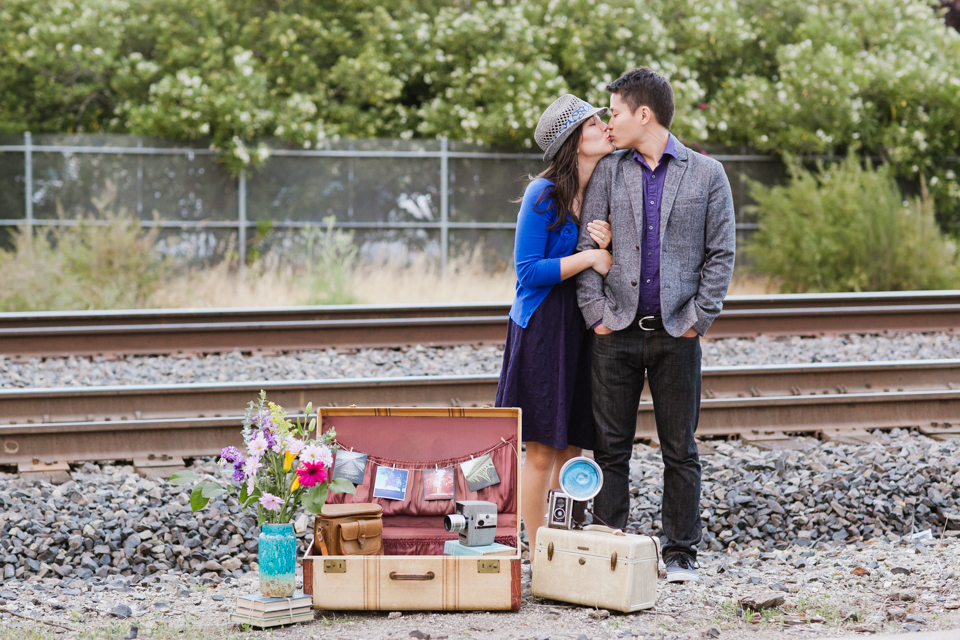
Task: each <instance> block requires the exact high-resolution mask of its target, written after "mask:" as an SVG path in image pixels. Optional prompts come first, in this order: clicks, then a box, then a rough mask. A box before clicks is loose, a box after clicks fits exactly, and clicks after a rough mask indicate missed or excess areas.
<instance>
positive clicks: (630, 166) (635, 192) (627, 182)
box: [620, 152, 643, 238]
mask: <svg viewBox="0 0 960 640" xmlns="http://www.w3.org/2000/svg"><path fill="white" fill-rule="evenodd" d="M620 167H621V170H622V171H623V173H622V175H623V181H624V186H625V187H626V188H627V195H628V196H629V197H630V207H631V208H632V209H633V219H634V222H635V223H636V225H637V230H638V231H642V229H643V168H642V167H641V166H640V165H639V164H637V163H636V161H635V160H634V159H633V153H631V152H627V153H625V154H624V155H623V159H622V160H621V161H620ZM640 237H641V238H642V237H643V234H642V233H641V234H640Z"/></svg>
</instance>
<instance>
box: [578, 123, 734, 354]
mask: <svg viewBox="0 0 960 640" xmlns="http://www.w3.org/2000/svg"><path fill="white" fill-rule="evenodd" d="M581 211H582V214H581V225H580V240H579V242H578V243H577V249H578V250H579V251H584V250H586V249H596V248H597V245H596V243H595V242H594V241H593V240H591V239H590V234H589V233H587V223H588V222H590V221H591V220H606V219H607V215H609V216H610V226H611V227H612V235H613V241H612V244H611V249H612V251H613V266H612V267H610V272H609V273H608V274H607V277H606V278H603V277H601V276H600V274H598V273H597V272H596V271H594V270H593V269H586V270H585V271H582V272H580V275H579V276H578V278H577V297H578V299H579V302H580V310H581V311H582V312H583V317H584V320H586V323H587V326H588V327H592V326H593V325H595V324H596V323H597V322H600V321H602V322H603V324H604V325H605V326H606V327H607V328H609V329H614V330H618V331H619V330H620V329H623V328H625V327H627V326H628V325H629V324H630V322H631V321H632V320H633V319H634V316H636V315H637V305H638V303H639V301H640V287H639V284H640V282H641V279H642V278H643V277H644V274H643V273H641V271H640V247H641V246H642V243H641V239H642V233H643V229H644V224H643V169H642V167H641V166H640V165H639V164H637V162H636V161H635V160H634V159H633V150H632V149H625V150H621V151H616V152H614V153H612V154H610V155H608V156H606V157H605V158H603V159H602V160H601V161H600V162H599V164H597V168H596V170H594V172H593V177H592V178H591V179H590V184H589V185H588V186H587V191H586V195H585V198H584V203H583V207H582V209H581ZM735 225H736V223H735V220H734V214H733V194H732V193H731V192H730V183H729V182H728V181H727V176H726V174H725V173H724V171H723V165H721V164H720V163H719V162H717V161H716V160H713V159H711V158H708V157H706V156H703V155H700V154H699V153H695V152H693V151H690V150H689V149H687V148H686V147H685V146H683V145H682V144H680V143H679V142H678V143H677V158H676V159H673V160H670V164H669V165H667V175H666V178H665V179H664V185H663V197H662V199H661V206H660V306H661V315H662V317H663V326H664V328H665V329H666V330H667V333H669V334H670V335H671V336H674V337H679V336H682V335H683V334H684V333H686V332H687V331H688V330H689V329H690V328H691V327H693V328H694V329H696V330H697V333H699V334H700V335H703V334H704V333H706V331H707V329H709V328H710V324H711V323H712V322H713V320H714V318H716V317H717V315H719V313H720V309H721V308H722V307H723V299H724V297H725V296H726V295H727V288H728V287H729V286H730V278H731V276H732V275H733V261H734V253H735V249H736V226H735Z"/></svg>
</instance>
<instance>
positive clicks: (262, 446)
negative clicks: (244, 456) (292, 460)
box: [247, 433, 270, 460]
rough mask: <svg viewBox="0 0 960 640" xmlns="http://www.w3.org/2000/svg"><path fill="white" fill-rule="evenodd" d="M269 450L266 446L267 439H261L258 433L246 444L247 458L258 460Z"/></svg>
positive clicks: (261, 436) (260, 434) (261, 435)
mask: <svg viewBox="0 0 960 640" xmlns="http://www.w3.org/2000/svg"><path fill="white" fill-rule="evenodd" d="M269 448H270V446H269V445H268V444H267V439H266V438H265V437H263V434H262V433H259V434H257V437H256V438H254V439H253V440H251V441H250V442H248V443H247V453H248V454H249V456H248V457H250V458H256V459H257V460H259V459H260V458H261V457H262V456H263V454H265V453H266V452H267V449H269Z"/></svg>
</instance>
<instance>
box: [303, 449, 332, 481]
mask: <svg viewBox="0 0 960 640" xmlns="http://www.w3.org/2000/svg"><path fill="white" fill-rule="evenodd" d="M300 460H302V461H303V462H319V463H321V464H322V465H323V466H325V467H331V466H333V453H331V451H330V448H329V447H325V446H323V445H322V444H309V445H307V446H305V447H304V448H303V451H301V452H300ZM301 484H302V482H301Z"/></svg>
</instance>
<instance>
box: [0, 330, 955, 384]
mask: <svg viewBox="0 0 960 640" xmlns="http://www.w3.org/2000/svg"><path fill="white" fill-rule="evenodd" d="M938 358H960V335H952V334H948V333H899V334H892V335H889V336H886V335H884V336H881V335H858V334H850V335H843V336H820V337H816V338H810V337H807V338H801V337H797V336H793V337H782V338H768V337H767V336H760V337H758V338H724V339H720V340H705V341H704V342H703V364H704V365H706V366H736V365H761V364H804V363H816V362H867V361H879V360H928V359H938ZM502 360H503V345H488V346H471V345H461V346H455V347H424V346H420V345H417V346H412V347H403V348H395V349H360V350H357V351H352V350H343V351H338V350H336V349H326V350H319V351H291V352H287V353H282V354H278V355H264V354H259V353H254V354H244V353H241V352H239V351H233V352H229V353H218V354H208V355H203V356H185V355H171V356H123V357H118V358H117V359H104V358H103V357H94V358H86V357H69V358H42V359H40V358H35V359H31V360H29V361H26V362H20V361H13V360H9V359H4V356H2V355H0V388H28V387H38V388H50V387H70V386H104V385H129V384H137V385H154V384H178V383H191V382H194V383H217V382H245V381H260V380H305V379H317V380H319V379H336V378H378V377H399V376H433V375H479V374H496V373H499V372H500V365H501V362H502Z"/></svg>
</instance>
